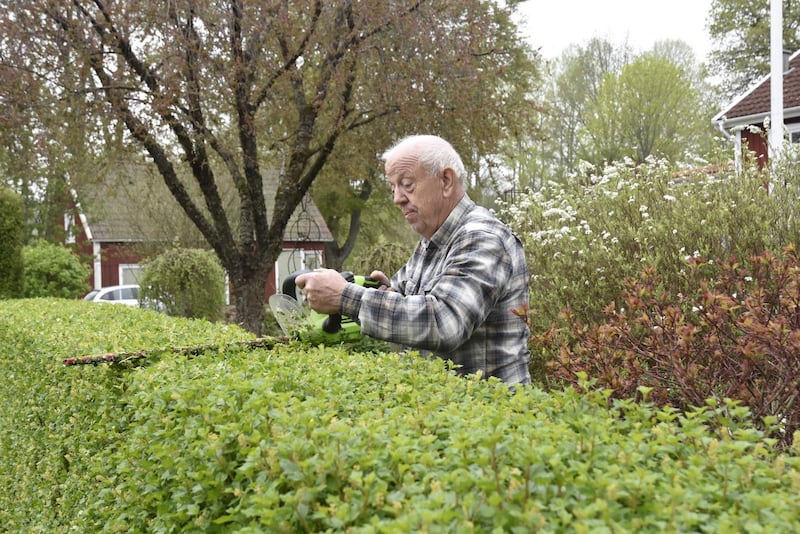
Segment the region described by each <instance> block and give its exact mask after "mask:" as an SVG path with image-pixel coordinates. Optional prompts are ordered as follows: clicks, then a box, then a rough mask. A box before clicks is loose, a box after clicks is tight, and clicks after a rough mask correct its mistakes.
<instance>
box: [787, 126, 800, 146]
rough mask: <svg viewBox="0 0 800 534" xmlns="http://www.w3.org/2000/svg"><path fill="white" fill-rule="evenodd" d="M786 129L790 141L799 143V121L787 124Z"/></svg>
mask: <svg viewBox="0 0 800 534" xmlns="http://www.w3.org/2000/svg"><path fill="white" fill-rule="evenodd" d="M786 131H787V132H788V133H789V142H790V143H800V123H792V124H787V125H786Z"/></svg>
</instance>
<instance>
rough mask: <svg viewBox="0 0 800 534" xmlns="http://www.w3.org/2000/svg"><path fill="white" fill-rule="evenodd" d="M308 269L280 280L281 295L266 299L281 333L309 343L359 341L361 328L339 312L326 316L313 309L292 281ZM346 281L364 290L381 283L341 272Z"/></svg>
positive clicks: (327, 343) (277, 294) (333, 343)
mask: <svg viewBox="0 0 800 534" xmlns="http://www.w3.org/2000/svg"><path fill="white" fill-rule="evenodd" d="M306 272H309V271H307V270H301V271H295V272H294V273H292V274H290V275H289V276H287V277H286V278H285V279H284V280H283V284H282V285H281V292H280V293H276V294H274V295H272V296H271V297H270V298H269V307H270V309H271V310H272V314H273V315H274V316H275V320H276V321H277V322H278V325H279V326H280V327H281V331H283V334H284V335H285V336H287V337H289V338H298V339H300V340H302V341H307V342H309V343H315V344H318V343H322V344H324V345H335V344H337V343H343V342H353V341H358V340H359V339H360V338H361V326H360V325H359V324H358V323H357V322H356V321H355V320H354V319H352V318H350V317H348V316H347V315H342V314H341V313H334V314H331V315H326V314H324V313H318V312H315V311H314V310H312V309H311V308H310V307H309V306H308V303H307V302H306V300H305V296H304V295H303V293H302V291H301V290H299V289H298V287H297V283H296V282H295V280H296V279H297V277H298V276H300V275H301V274H303V273H306ZM340 274H341V275H342V277H343V278H344V279H345V280H347V281H348V282H351V283H354V284H358V285H360V286H364V287H371V288H375V289H377V288H379V287H380V286H381V282H379V281H378V280H375V279H374V278H369V277H367V276H356V275H354V274H353V273H351V272H350V271H344V272H342V273H340Z"/></svg>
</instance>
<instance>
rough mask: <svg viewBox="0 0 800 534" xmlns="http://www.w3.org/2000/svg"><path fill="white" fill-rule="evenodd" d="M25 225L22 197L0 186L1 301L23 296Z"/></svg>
mask: <svg viewBox="0 0 800 534" xmlns="http://www.w3.org/2000/svg"><path fill="white" fill-rule="evenodd" d="M24 224H25V221H24V218H23V201H22V197H21V196H19V195H18V194H16V193H15V192H14V191H12V190H11V189H9V188H8V187H3V186H0V299H6V298H19V297H21V296H22V292H23V276H24V274H23V273H24V270H23V262H22V240H23V227H24Z"/></svg>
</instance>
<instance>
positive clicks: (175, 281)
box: [139, 248, 225, 321]
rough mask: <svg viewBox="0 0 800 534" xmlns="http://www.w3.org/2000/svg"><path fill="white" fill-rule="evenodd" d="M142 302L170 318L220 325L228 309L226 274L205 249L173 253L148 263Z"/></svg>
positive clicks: (211, 254) (141, 282) (143, 276)
mask: <svg viewBox="0 0 800 534" xmlns="http://www.w3.org/2000/svg"><path fill="white" fill-rule="evenodd" d="M139 284H140V286H141V288H140V296H139V299H140V300H141V301H142V302H144V303H145V304H146V303H148V302H158V303H160V304H161V305H163V307H164V310H163V311H165V312H166V313H167V314H168V315H173V316H176V317H190V318H197V319H208V320H209V321H218V320H220V319H222V316H223V306H224V305H225V273H224V271H223V270H222V267H221V266H220V264H219V262H218V261H217V258H216V256H214V254H213V253H212V252H210V251H207V250H201V249H181V248H175V249H170V250H168V251H166V252H164V253H162V254H160V255H158V256H157V257H156V258H154V259H153V260H152V261H149V262H147V264H146V265H145V268H144V273H143V275H142V278H141V280H140V281H139Z"/></svg>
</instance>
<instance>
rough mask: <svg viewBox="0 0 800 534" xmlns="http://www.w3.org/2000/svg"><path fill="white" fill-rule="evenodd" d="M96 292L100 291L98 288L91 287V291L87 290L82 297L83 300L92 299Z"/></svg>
mask: <svg viewBox="0 0 800 534" xmlns="http://www.w3.org/2000/svg"><path fill="white" fill-rule="evenodd" d="M98 293H100V290H99V289H93V290H92V291H89V292H88V293H87V294H86V296H85V297H83V300H92V299H93V298H94V296H95V295H97V294H98Z"/></svg>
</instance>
